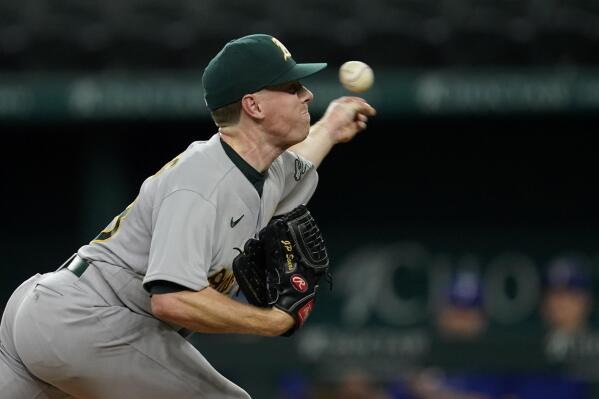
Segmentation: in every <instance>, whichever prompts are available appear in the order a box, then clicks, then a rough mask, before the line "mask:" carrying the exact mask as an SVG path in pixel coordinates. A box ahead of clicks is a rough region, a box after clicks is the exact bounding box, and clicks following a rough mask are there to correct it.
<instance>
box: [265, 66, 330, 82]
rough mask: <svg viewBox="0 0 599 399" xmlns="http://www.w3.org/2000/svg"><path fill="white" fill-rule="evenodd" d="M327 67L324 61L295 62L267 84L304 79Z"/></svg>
mask: <svg viewBox="0 0 599 399" xmlns="http://www.w3.org/2000/svg"><path fill="white" fill-rule="evenodd" d="M326 67H327V63H326V62H320V63H312V64H295V66H294V67H293V68H291V69H290V70H288V71H287V72H285V73H284V74H283V75H281V76H279V77H278V78H277V79H275V80H274V81H272V82H271V83H270V84H269V86H275V85H280V84H283V83H288V82H294V81H296V80H301V79H305V78H307V77H308V76H312V75H314V74H315V73H318V72H320V71H322V70H323V69H325V68H326Z"/></svg>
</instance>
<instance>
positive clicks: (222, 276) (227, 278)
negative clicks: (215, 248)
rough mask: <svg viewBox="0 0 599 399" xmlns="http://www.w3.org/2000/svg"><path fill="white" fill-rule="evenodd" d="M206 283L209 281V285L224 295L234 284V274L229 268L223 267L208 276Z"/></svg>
mask: <svg viewBox="0 0 599 399" xmlns="http://www.w3.org/2000/svg"><path fill="white" fill-rule="evenodd" d="M208 283H210V287H212V288H214V289H215V290H217V291H218V292H220V293H221V294H225V295H226V294H228V293H229V292H230V291H231V289H232V288H233V285H235V276H234V275H233V272H232V271H231V270H228V269H225V268H223V269H221V270H220V271H218V272H216V273H214V274H213V275H212V276H210V277H208Z"/></svg>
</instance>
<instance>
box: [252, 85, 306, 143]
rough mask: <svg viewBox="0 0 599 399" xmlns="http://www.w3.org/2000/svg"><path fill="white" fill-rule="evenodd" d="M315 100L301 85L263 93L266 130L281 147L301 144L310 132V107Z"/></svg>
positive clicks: (274, 88)
mask: <svg viewBox="0 0 599 399" xmlns="http://www.w3.org/2000/svg"><path fill="white" fill-rule="evenodd" d="M313 98H314V96H313V95H312V92H310V90H308V89H307V88H306V87H304V86H303V85H302V84H300V83H299V82H291V83H286V84H284V85H281V86H275V87H269V88H267V89H264V90H263V96H262V100H263V101H262V105H263V107H264V112H265V115H266V117H265V119H264V125H265V127H266V128H267V129H266V130H267V131H268V132H269V133H270V134H271V135H272V137H273V138H274V139H275V140H276V141H277V144H280V145H282V146H291V145H293V144H296V143H299V142H300V141H302V140H304V139H305V138H306V137H307V136H308V132H309V131H310V113H309V112H308V104H310V102H311V101H312V99H313Z"/></svg>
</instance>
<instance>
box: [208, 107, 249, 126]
mask: <svg viewBox="0 0 599 399" xmlns="http://www.w3.org/2000/svg"><path fill="white" fill-rule="evenodd" d="M210 115H212V120H214V123H216V126H218V127H227V126H232V125H236V124H237V122H239V118H240V116H241V101H236V102H234V103H232V104H229V105H225V106H224V107H220V108H218V109H215V110H214V111H212V112H210Z"/></svg>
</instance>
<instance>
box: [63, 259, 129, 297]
mask: <svg viewBox="0 0 599 399" xmlns="http://www.w3.org/2000/svg"><path fill="white" fill-rule="evenodd" d="M92 262H94V261H87V260H85V259H83V258H81V257H80V256H79V255H77V253H74V254H73V255H72V256H71V257H70V258H69V259H67V261H66V262H64V263H63V264H62V265H61V266H60V267H59V268H58V269H57V270H56V272H57V273H67V272H69V273H73V274H74V275H75V276H77V278H78V279H79V281H78V283H77V286H78V287H79V288H81V289H85V290H86V291H88V292H89V293H90V294H91V295H97V296H99V297H101V298H102V299H103V300H104V301H105V302H106V304H108V305H111V306H123V301H122V300H121V298H119V295H118V294H117V292H116V291H115V288H117V289H118V288H119V287H113V286H112V285H113V284H111V283H110V282H109V281H107V280H106V276H104V275H103V273H101V272H100V270H99V269H98V268H97V267H95V266H94V263H92Z"/></svg>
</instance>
